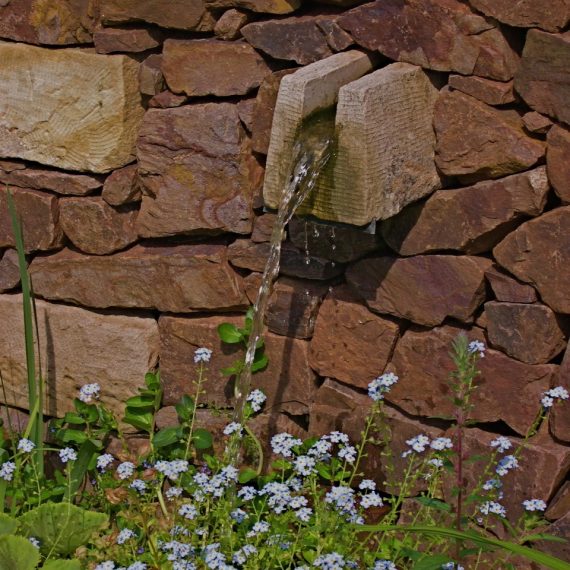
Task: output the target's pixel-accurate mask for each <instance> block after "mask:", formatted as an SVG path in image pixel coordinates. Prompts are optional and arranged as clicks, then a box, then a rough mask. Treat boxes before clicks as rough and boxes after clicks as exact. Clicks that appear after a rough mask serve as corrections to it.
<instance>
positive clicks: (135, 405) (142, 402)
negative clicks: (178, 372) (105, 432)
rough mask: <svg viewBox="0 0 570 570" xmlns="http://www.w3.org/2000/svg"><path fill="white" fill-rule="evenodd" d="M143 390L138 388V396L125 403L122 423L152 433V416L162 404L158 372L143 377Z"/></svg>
mask: <svg viewBox="0 0 570 570" xmlns="http://www.w3.org/2000/svg"><path fill="white" fill-rule="evenodd" d="M145 385H146V387H145V388H139V395H138V396H133V397H132V398H129V399H128V400H127V402H126V409H125V417H124V418H123V421H124V422H126V423H128V424H131V425H132V426H134V427H136V428H137V429H140V430H142V431H146V432H147V433H149V434H152V433H153V432H154V416H155V414H156V412H158V410H159V409H160V404H161V402H162V387H161V385H160V375H159V372H156V373H152V372H149V373H148V374H146V376H145Z"/></svg>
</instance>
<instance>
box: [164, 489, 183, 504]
mask: <svg viewBox="0 0 570 570" xmlns="http://www.w3.org/2000/svg"><path fill="white" fill-rule="evenodd" d="M165 495H166V498H167V499H169V500H171V501H172V500H173V499H175V498H176V497H180V495H182V489H181V488H180V487H170V489H168V490H167V491H166V493H165Z"/></svg>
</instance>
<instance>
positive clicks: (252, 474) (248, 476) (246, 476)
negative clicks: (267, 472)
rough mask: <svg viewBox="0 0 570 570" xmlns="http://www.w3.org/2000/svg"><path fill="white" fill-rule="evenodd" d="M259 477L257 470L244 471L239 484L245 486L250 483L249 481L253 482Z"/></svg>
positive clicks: (240, 475) (248, 469)
mask: <svg viewBox="0 0 570 570" xmlns="http://www.w3.org/2000/svg"><path fill="white" fill-rule="evenodd" d="M256 477H257V472H256V471H255V469H250V468H247V469H244V470H243V471H242V472H241V473H240V474H239V477H238V480H239V482H240V483H241V484H242V485H243V484H245V483H248V482H249V481H251V480H252V479H255V478H256Z"/></svg>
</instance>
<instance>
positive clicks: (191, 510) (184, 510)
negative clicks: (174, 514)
mask: <svg viewBox="0 0 570 570" xmlns="http://www.w3.org/2000/svg"><path fill="white" fill-rule="evenodd" d="M178 514H179V515H180V516H181V517H184V518H185V519H188V520H190V521H191V520H194V519H195V518H196V517H197V516H198V509H197V508H196V507H195V506H194V505H190V504H188V503H186V504H185V505H182V506H181V507H180V508H179V509H178Z"/></svg>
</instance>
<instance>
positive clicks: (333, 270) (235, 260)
mask: <svg viewBox="0 0 570 570" xmlns="http://www.w3.org/2000/svg"><path fill="white" fill-rule="evenodd" d="M269 251H270V244H269V243H253V242H251V241H249V240H246V239H238V240H236V241H235V242H234V243H232V244H231V245H230V246H229V248H228V256H229V260H230V263H231V264H232V265H233V266H234V267H239V268H241V269H250V270H251V271H258V272H260V273H262V272H263V270H264V268H265V264H266V262H267V258H268V256H269ZM343 270H344V266H343V265H341V264H337V263H335V262H334V261H329V260H328V259H323V258H321V257H314V256H312V255H305V254H304V253H302V252H301V251H299V250H298V249H297V248H296V247H294V246H292V245H291V244H290V243H287V242H285V243H284V244H283V246H282V249H281V268H280V273H281V274H282V275H288V276H289V277H300V278H301V279H331V278H332V277H336V276H337V275H340V274H341V273H342V272H343Z"/></svg>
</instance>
